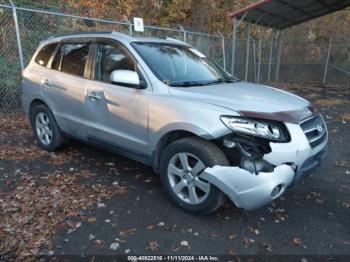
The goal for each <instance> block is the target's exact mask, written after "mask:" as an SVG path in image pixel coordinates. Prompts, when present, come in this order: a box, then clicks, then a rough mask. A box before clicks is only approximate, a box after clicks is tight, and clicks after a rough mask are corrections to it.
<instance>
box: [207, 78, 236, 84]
mask: <svg viewBox="0 0 350 262" xmlns="http://www.w3.org/2000/svg"><path fill="white" fill-rule="evenodd" d="M234 82H235V80H234V79H230V78H219V79H216V80H213V81H208V82H207V83H206V85H215V84H220V83H234Z"/></svg>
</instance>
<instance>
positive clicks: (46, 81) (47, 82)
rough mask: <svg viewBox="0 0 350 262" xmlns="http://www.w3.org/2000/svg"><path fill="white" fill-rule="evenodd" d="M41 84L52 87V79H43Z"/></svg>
mask: <svg viewBox="0 0 350 262" xmlns="http://www.w3.org/2000/svg"><path fill="white" fill-rule="evenodd" d="M41 84H42V85H43V86H44V87H47V88H51V87H52V84H51V82H50V80H48V79H44V80H43V81H41Z"/></svg>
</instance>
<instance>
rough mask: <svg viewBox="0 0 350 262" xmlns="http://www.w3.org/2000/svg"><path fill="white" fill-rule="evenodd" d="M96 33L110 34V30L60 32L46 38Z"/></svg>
mask: <svg viewBox="0 0 350 262" xmlns="http://www.w3.org/2000/svg"><path fill="white" fill-rule="evenodd" d="M96 34H112V31H96V32H74V33H62V34H56V35H52V36H50V37H49V38H48V39H52V38H55V37H61V36H73V35H96Z"/></svg>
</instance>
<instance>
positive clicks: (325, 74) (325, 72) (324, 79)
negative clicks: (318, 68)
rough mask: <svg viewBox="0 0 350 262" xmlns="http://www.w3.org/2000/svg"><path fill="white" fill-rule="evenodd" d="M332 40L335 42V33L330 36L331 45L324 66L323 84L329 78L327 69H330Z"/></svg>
mask: <svg viewBox="0 0 350 262" xmlns="http://www.w3.org/2000/svg"><path fill="white" fill-rule="evenodd" d="M332 42H333V34H332V35H331V37H330V38H329V45H328V51H327V59H326V65H325V67H324V74H323V80H322V84H325V83H326V78H327V71H328V63H329V57H330V54H331V49H332Z"/></svg>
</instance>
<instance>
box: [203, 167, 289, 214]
mask: <svg viewBox="0 0 350 262" xmlns="http://www.w3.org/2000/svg"><path fill="white" fill-rule="evenodd" d="M294 174H295V172H294V170H293V169H292V167H291V166H289V165H286V164H283V165H280V166H277V167H275V169H274V171H273V172H270V173H265V172H260V173H259V174H258V175H255V174H252V173H250V172H249V171H247V170H245V169H242V168H239V167H234V166H214V167H212V168H206V169H205V170H204V171H203V172H202V174H201V175H200V178H203V179H205V180H207V181H209V182H210V183H212V184H213V185H215V186H216V187H218V188H219V189H220V190H221V191H222V192H224V193H225V194H226V195H227V196H228V197H229V198H230V199H231V200H232V201H233V202H234V204H235V205H236V206H237V207H239V208H243V209H245V210H253V209H257V208H259V207H262V206H264V205H266V204H267V203H269V202H271V201H272V200H274V199H276V198H278V197H279V196H281V195H282V194H283V192H284V191H285V189H286V188H287V187H288V186H289V185H290V184H291V183H292V181H293V178H294ZM276 187H278V188H279V191H278V193H277V194H275V192H276V191H275V192H274V193H273V191H274V189H275V190H276Z"/></svg>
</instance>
